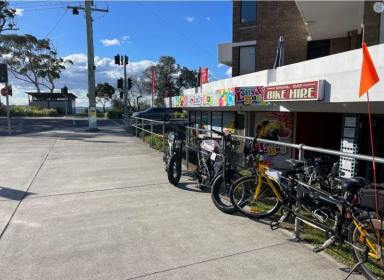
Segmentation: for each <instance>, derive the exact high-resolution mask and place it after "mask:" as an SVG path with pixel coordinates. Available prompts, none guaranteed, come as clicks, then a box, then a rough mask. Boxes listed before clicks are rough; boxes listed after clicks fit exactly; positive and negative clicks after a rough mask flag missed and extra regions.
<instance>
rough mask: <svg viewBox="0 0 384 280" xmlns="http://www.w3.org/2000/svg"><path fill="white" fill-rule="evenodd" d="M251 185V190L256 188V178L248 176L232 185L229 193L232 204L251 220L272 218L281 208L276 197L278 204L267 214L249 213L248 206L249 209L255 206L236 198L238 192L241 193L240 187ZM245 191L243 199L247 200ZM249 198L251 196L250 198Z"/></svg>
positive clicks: (242, 195)
mask: <svg viewBox="0 0 384 280" xmlns="http://www.w3.org/2000/svg"><path fill="white" fill-rule="evenodd" d="M246 182H248V183H250V186H251V187H250V188H252V186H255V185H256V184H255V176H247V177H242V178H240V179H238V180H236V181H235V182H234V183H233V184H232V187H231V189H230V191H229V197H230V199H231V202H232V204H233V205H234V206H235V207H236V209H237V210H238V211H240V212H241V213H243V214H244V215H245V216H247V217H249V218H256V219H261V218H267V217H269V216H272V215H274V214H275V213H276V212H277V211H278V210H279V209H280V207H281V202H280V201H279V199H278V198H277V197H276V196H275V195H274V196H275V198H276V203H275V205H274V206H273V207H272V208H271V209H269V210H268V211H266V212H253V211H248V210H247V208H246V207H247V206H248V207H250V208H251V207H254V206H249V205H250V203H247V201H244V200H241V201H237V198H236V194H237V192H238V191H239V188H241V187H239V186H241V185H244V183H246ZM244 191H245V190H242V194H241V197H242V199H244V198H247V195H246V194H245V193H244ZM248 197H249V196H248Z"/></svg>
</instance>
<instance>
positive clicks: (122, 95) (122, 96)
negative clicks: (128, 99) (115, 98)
mask: <svg viewBox="0 0 384 280" xmlns="http://www.w3.org/2000/svg"><path fill="white" fill-rule="evenodd" d="M123 98H124V92H122V91H120V99H123Z"/></svg>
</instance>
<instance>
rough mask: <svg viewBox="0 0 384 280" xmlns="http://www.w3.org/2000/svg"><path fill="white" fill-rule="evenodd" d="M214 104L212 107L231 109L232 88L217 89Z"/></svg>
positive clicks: (233, 97)
mask: <svg viewBox="0 0 384 280" xmlns="http://www.w3.org/2000/svg"><path fill="white" fill-rule="evenodd" d="M215 97H216V102H217V103H216V104H214V105H213V106H219V107H231V106H235V94H234V92H233V88H227V89H219V90H217V91H216V95H215Z"/></svg>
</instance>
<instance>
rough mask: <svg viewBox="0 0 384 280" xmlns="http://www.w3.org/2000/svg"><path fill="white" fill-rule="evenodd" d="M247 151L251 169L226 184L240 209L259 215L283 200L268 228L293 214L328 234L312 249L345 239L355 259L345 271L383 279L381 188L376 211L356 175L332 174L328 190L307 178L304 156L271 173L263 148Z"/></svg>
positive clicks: (274, 209) (383, 198) (270, 211)
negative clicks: (289, 166) (252, 162)
mask: <svg viewBox="0 0 384 280" xmlns="http://www.w3.org/2000/svg"><path fill="white" fill-rule="evenodd" d="M251 155H253V157H254V160H255V166H256V168H255V169H256V173H255V175H254V176H248V177H245V178H241V179H239V180H238V181H236V182H235V183H234V184H233V186H232V188H231V190H230V198H231V201H232V203H233V204H234V205H235V206H236V207H237V208H238V209H239V210H240V211H241V212H242V213H244V214H246V215H247V216H249V217H253V218H264V217H269V216H271V215H273V214H275V213H276V212H277V211H278V210H279V209H280V207H281V206H283V210H284V211H283V215H282V216H281V218H280V219H279V220H278V221H277V222H276V221H272V222H271V223H270V226H271V229H277V228H278V227H279V225H280V223H281V222H283V221H284V220H285V219H286V218H287V217H288V216H289V215H292V216H293V217H295V218H296V219H297V220H298V221H301V222H303V223H305V224H307V225H309V226H311V227H313V228H316V229H318V230H321V231H323V232H324V233H325V234H326V235H327V236H328V239H327V240H326V241H325V242H324V243H323V244H322V245H321V246H318V247H316V248H314V249H313V251H314V252H316V253H318V252H321V251H323V250H324V249H326V248H328V247H330V246H332V245H333V244H335V243H336V242H340V243H346V244H348V245H349V246H351V250H352V254H353V256H354V258H355V260H356V261H357V263H356V265H355V266H354V267H353V269H352V270H351V272H350V274H351V273H352V272H353V271H355V270H356V269H358V268H360V270H361V271H362V273H363V275H364V276H365V277H366V278H367V279H381V278H383V279H384V255H383V251H384V250H383V247H382V246H383V244H384V239H383V237H384V231H383V228H384V223H383V216H384V189H379V190H378V200H379V205H381V206H380V209H378V212H379V213H378V214H379V215H377V214H375V213H374V210H375V205H374V203H373V199H372V198H373V192H374V190H373V189H372V188H369V187H367V183H366V181H365V180H364V179H363V178H361V177H354V178H349V179H346V178H341V177H338V176H335V175H334V174H332V180H331V181H330V183H327V184H328V185H327V187H329V188H330V189H331V190H332V193H330V192H328V191H327V190H324V189H322V188H321V186H322V184H320V187H319V185H318V184H314V185H310V184H308V175H309V177H311V176H310V174H311V173H310V172H311V171H310V170H311V165H308V164H306V163H305V162H304V161H297V160H289V162H290V163H291V164H292V169H291V170H289V171H287V172H285V173H277V172H275V174H271V169H270V168H269V166H268V165H267V164H265V163H263V161H262V156H261V155H262V152H259V151H255V150H253V152H252V153H251ZM272 171H273V170H272ZM332 172H334V170H333V171H332ZM273 175H275V176H273ZM312 178H313V177H312ZM309 182H310V180H309ZM237 198H238V199H237ZM294 205H296V206H295V207H294ZM350 274H349V275H350ZM349 275H348V277H349ZM379 277H380V278H379Z"/></svg>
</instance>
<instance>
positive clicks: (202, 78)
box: [200, 68, 208, 85]
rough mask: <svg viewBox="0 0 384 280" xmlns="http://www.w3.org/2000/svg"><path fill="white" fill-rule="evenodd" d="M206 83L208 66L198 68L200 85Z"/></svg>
mask: <svg viewBox="0 0 384 280" xmlns="http://www.w3.org/2000/svg"><path fill="white" fill-rule="evenodd" d="M205 83H208V68H201V70H200V85H202V84H205Z"/></svg>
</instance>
